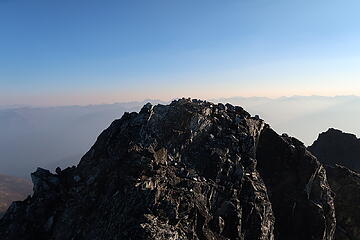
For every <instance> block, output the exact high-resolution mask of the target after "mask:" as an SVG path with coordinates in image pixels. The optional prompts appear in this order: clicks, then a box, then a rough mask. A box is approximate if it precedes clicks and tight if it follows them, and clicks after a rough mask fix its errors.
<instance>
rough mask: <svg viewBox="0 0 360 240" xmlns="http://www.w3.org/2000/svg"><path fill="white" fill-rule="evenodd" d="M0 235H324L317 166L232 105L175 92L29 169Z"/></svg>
mask: <svg viewBox="0 0 360 240" xmlns="http://www.w3.org/2000/svg"><path fill="white" fill-rule="evenodd" d="M32 180H33V183H34V193H33V195H32V196H30V197H28V198H27V199H26V200H24V201H22V202H14V203H13V204H12V205H11V207H10V208H9V210H8V211H7V213H6V214H5V216H4V217H3V218H2V219H1V220H0V239H4V240H13V239H23V240H28V239H29V240H30V239H37V240H41V239H55V240H60V239H61V240H64V239H65V240H66V239H73V240H77V239H89V240H90V239H92V240H93V239H99V240H100V239H130V240H135V239H167V240H185V239H201V240H203V239H209V240H210V239H214V240H225V239H243V240H252V239H259V240H289V239H291V240H320V239H321V240H331V239H334V234H335V229H336V220H335V208H334V194H333V192H332V191H331V189H330V186H329V184H328V181H327V177H326V171H325V168H324V167H323V166H322V164H321V163H320V162H319V161H318V160H317V159H316V158H315V157H314V156H313V155H312V154H311V153H310V152H309V151H308V150H307V149H306V147H305V146H304V144H303V143H301V142H300V141H299V140H297V139H295V138H293V137H290V136H287V135H278V134H277V133H276V132H275V131H274V130H272V129H271V127H270V126H269V125H268V124H266V123H265V122H264V121H263V120H261V119H259V117H257V116H256V117H251V116H250V114H249V113H247V112H246V111H245V110H243V109H242V108H241V107H238V106H232V105H230V104H226V105H223V104H213V103H210V102H206V101H200V100H196V99H193V100H191V99H179V100H176V101H173V102H172V103H171V104H169V105H156V106H152V105H151V104H146V105H145V106H144V107H143V108H142V109H141V111H140V112H139V113H136V112H133V113H125V114H124V115H123V116H122V117H121V119H118V120H115V121H114V122H113V123H112V124H111V125H110V127H109V128H107V129H106V130H105V131H104V132H102V133H101V135H100V136H99V137H98V139H97V141H96V143H95V144H94V145H93V147H92V148H91V149H90V150H89V151H88V152H87V153H86V154H85V155H84V157H83V158H82V159H81V161H80V163H79V165H78V166H77V167H72V168H67V169H64V170H61V169H59V168H58V169H57V170H56V173H51V172H49V171H48V170H44V169H38V170H37V171H36V172H35V173H33V174H32Z"/></svg>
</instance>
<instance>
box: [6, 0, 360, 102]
mask: <svg viewBox="0 0 360 240" xmlns="http://www.w3.org/2000/svg"><path fill="white" fill-rule="evenodd" d="M359 9H360V2H359V1H358V0H327V1H325V0H316V1H313V0H293V1H288V0H237V1H235V0H225V1H218V0H197V1H193V0H181V1H180V0H172V1H169V0H152V1H148V0H142V1H141V0H135V1H134V0H131V1H130V0H124V1H115V0H101V1H100V0H61V1H49V0H32V1H26V0H0V105H9V104H29V105H69V104H96V103H111V102H119V101H131V100H143V99H147V98H152V99H162V100H168V99H171V98H176V97H182V96H190V97H194V98H219V97H230V96H267V97H278V96H290V95H350V94H352V95H360V67H359V66H360V44H359V43H360V30H359V23H360V15H359V14H358V10H359Z"/></svg>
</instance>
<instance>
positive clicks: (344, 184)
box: [309, 128, 360, 240]
mask: <svg viewBox="0 0 360 240" xmlns="http://www.w3.org/2000/svg"><path fill="white" fill-rule="evenodd" d="M309 150H310V151H311V152H312V153H313V154H314V155H315V156H317V158H318V159H319V161H321V162H322V163H323V164H324V165H325V168H326V172H327V179H328V182H329V184H330V186H331V189H332V191H333V192H334V193H335V209H336V222H337V227H336V234H335V239H336V240H360V175H359V173H358V172H355V171H352V170H350V169H353V170H356V171H360V140H359V139H358V138H357V137H356V136H355V135H354V134H349V133H344V132H342V131H340V130H336V129H332V128H331V129H329V130H328V131H327V132H324V133H321V134H320V135H319V138H318V139H317V140H316V141H315V142H314V143H313V145H312V146H310V147H309ZM348 168H350V169H348Z"/></svg>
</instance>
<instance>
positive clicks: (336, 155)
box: [309, 128, 360, 172]
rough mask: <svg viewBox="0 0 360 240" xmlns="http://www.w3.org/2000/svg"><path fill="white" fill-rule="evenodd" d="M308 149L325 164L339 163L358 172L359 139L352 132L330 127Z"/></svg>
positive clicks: (359, 166) (359, 157)
mask: <svg viewBox="0 0 360 240" xmlns="http://www.w3.org/2000/svg"><path fill="white" fill-rule="evenodd" d="M309 150H310V151H311V152H312V153H313V154H314V155H315V156H316V157H317V158H318V160H319V161H320V162H322V163H323V164H326V165H335V164H339V165H342V166H345V167H347V168H350V169H352V170H355V171H358V172H360V140H359V139H357V137H356V136H355V135H354V134H350V133H344V132H342V131H340V130H337V129H333V128H330V129H329V130H328V131H326V132H323V133H321V134H320V135H319V137H318V139H317V140H316V141H315V142H314V143H313V145H311V146H310V147H309Z"/></svg>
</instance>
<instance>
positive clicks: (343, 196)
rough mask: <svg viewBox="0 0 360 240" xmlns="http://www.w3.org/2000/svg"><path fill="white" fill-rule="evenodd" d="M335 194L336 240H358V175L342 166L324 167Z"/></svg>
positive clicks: (359, 186) (359, 196) (359, 234)
mask: <svg viewBox="0 0 360 240" xmlns="http://www.w3.org/2000/svg"><path fill="white" fill-rule="evenodd" d="M326 172H327V177H328V181H329V184H330V186H331V189H332V190H333V191H334V193H335V194H336V196H335V208H336V221H337V229H336V240H360V174H358V173H356V172H353V171H351V170H349V169H347V168H345V167H343V166H339V165H336V166H332V167H331V166H326Z"/></svg>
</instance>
